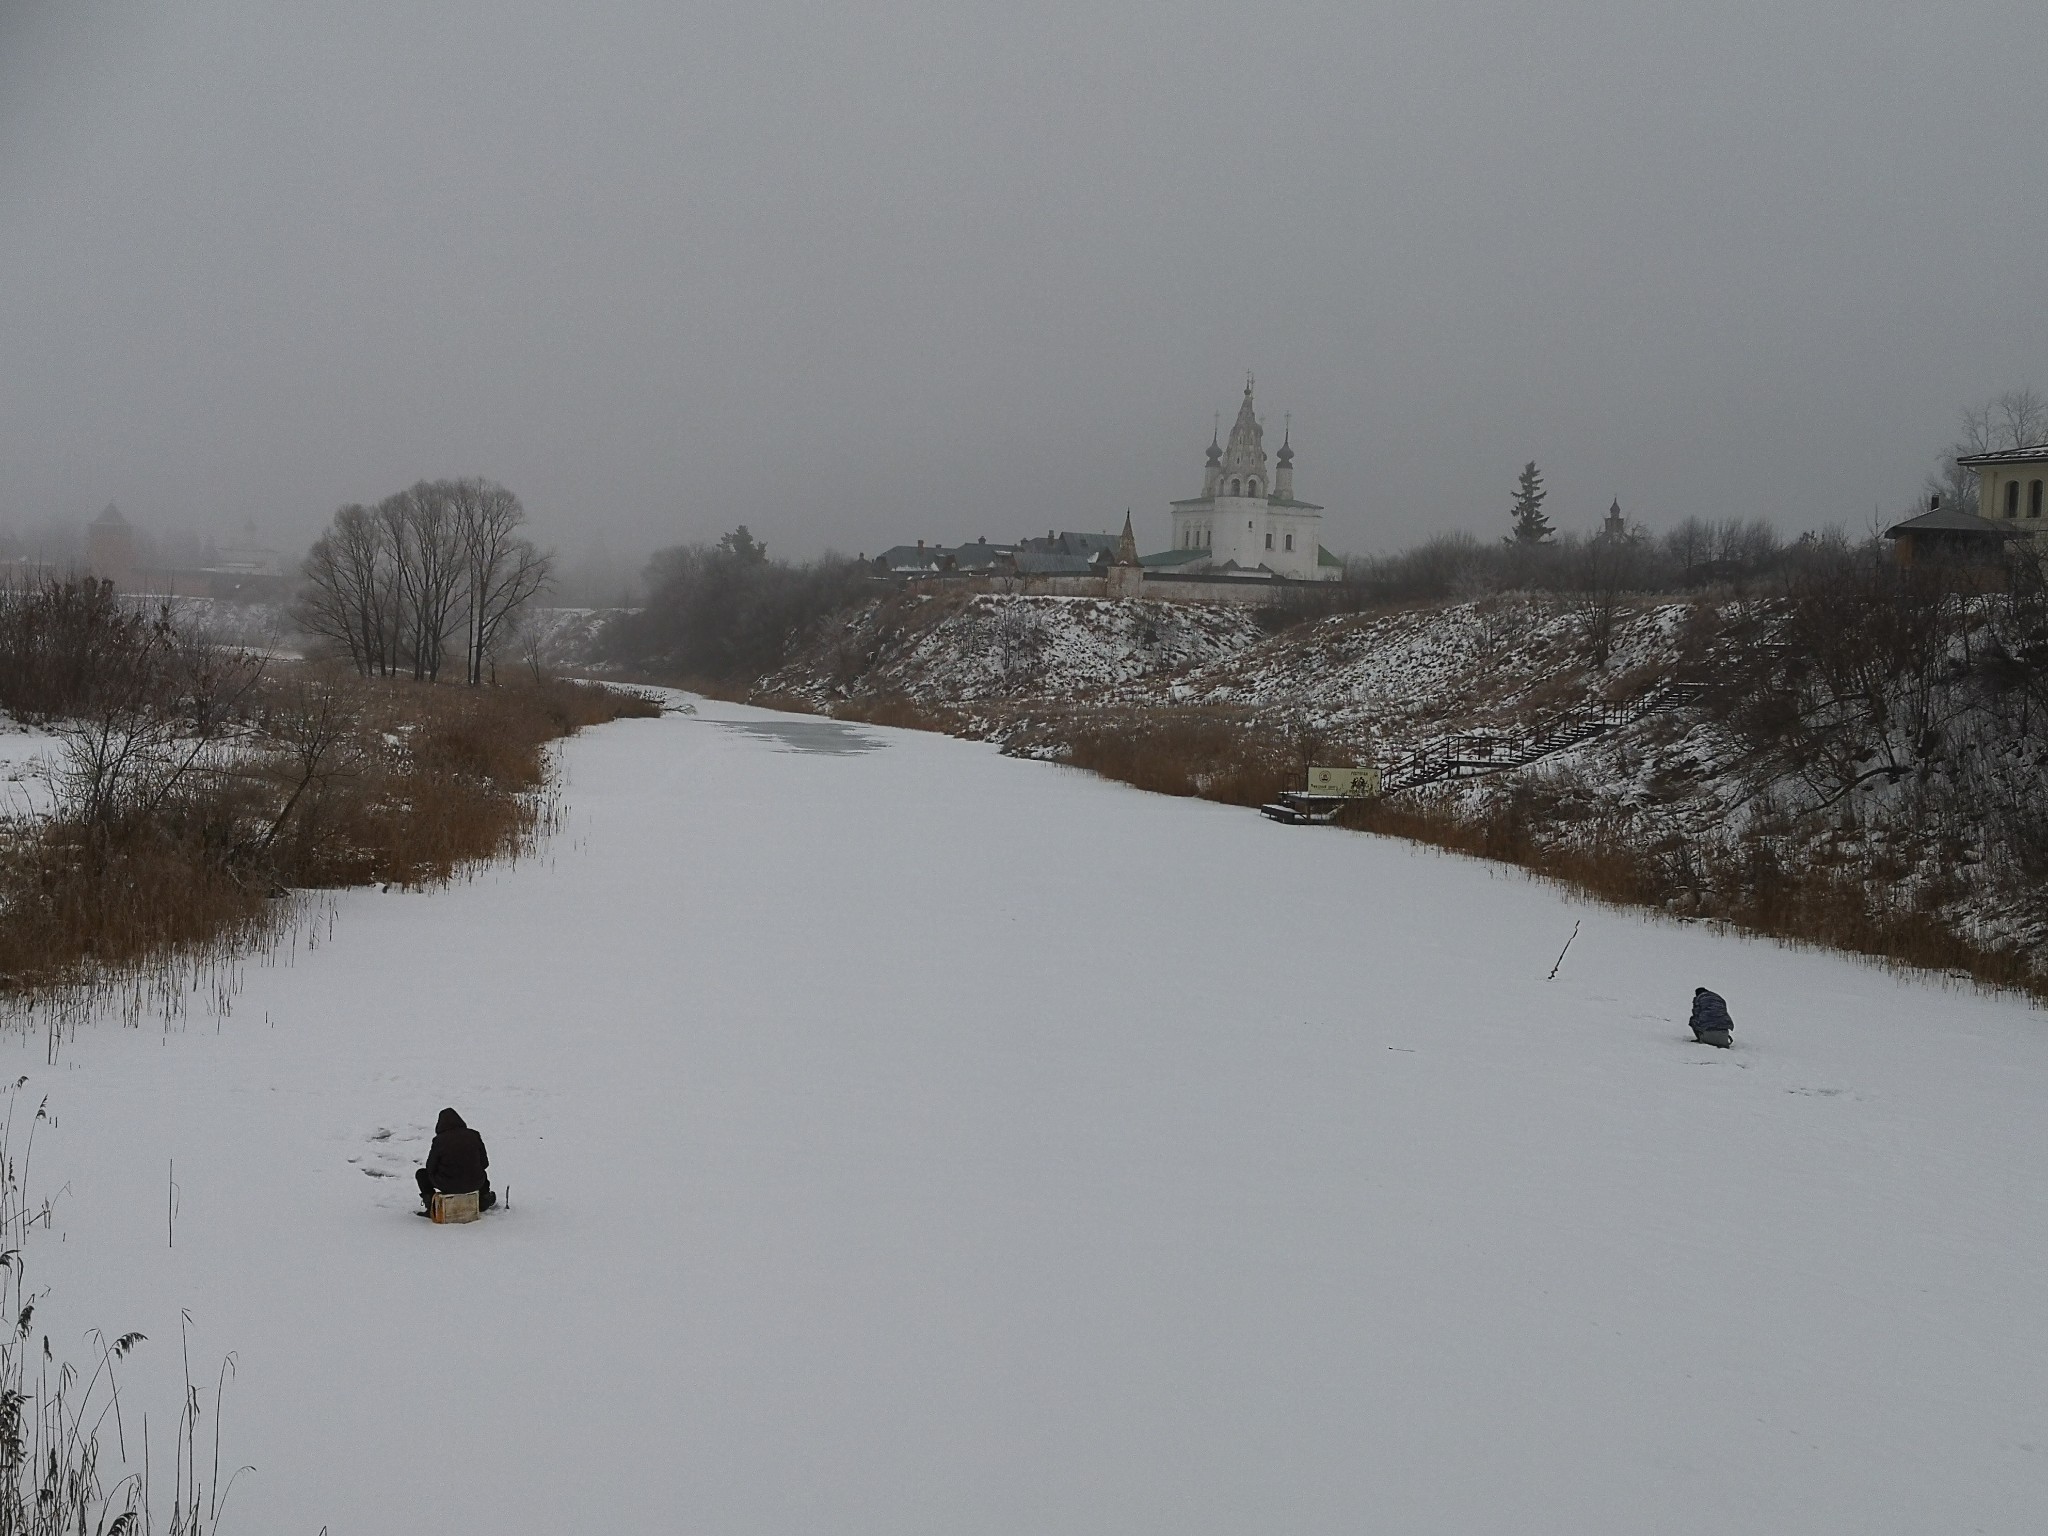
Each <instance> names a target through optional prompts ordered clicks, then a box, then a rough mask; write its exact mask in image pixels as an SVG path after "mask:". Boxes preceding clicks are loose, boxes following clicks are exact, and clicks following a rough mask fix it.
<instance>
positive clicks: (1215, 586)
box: [898, 569, 1330, 608]
mask: <svg viewBox="0 0 2048 1536" xmlns="http://www.w3.org/2000/svg"><path fill="white" fill-rule="evenodd" d="M898 579H899V580H900V581H901V582H902V584H903V585H905V586H916V587H936V588H942V589H944V590H947V591H955V592H1002V593H1008V594H1011V595H1014V596H1017V597H1102V598H1107V597H1128V598H1145V599H1148V600H1150V601H1152V602H1166V603H1235V604H1239V605H1241V606H1243V607H1247V608H1260V607H1267V606H1270V605H1272V604H1274V603H1282V602H1285V601H1287V598H1288V597H1289V596H1290V595H1292V594H1294V593H1296V592H1327V591H1329V589H1330V583H1328V582H1323V581H1295V580H1292V579H1290V578H1287V577H1284V576H1282V577H1273V578H1270V579H1268V578H1264V577H1256V576H1248V577H1239V578H1237V579H1235V580H1233V579H1231V578H1230V577H1227V576H1207V577H1205V576H1161V575H1155V574H1153V573H1152V572H1150V571H1140V572H1131V571H1129V570H1128V569H1127V570H1125V571H1124V572H1121V573H1118V574H1117V575H1116V576H1113V577H1105V576H990V575H983V574H962V573H955V572H943V573H938V574H934V575H930V576H906V577H901V578H898Z"/></svg>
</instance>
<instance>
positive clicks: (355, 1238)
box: [0, 703, 2048, 1536]
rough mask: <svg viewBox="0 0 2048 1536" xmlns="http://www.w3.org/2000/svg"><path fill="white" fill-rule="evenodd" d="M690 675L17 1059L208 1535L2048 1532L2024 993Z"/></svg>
mask: <svg viewBox="0 0 2048 1536" xmlns="http://www.w3.org/2000/svg"><path fill="white" fill-rule="evenodd" d="M699 708H700V714H699V715H698V716H696V717H689V716H683V715H677V714H672V715H669V716H666V717H664V718H661V719H658V720H629V721H623V722H619V723H616V724H612V725H607V726H604V727H601V728H598V729H594V730H591V731H588V732H586V733H584V734H583V735H581V736H579V737H576V738H574V739H572V740H570V741H568V742H566V743H564V744H563V745H562V746H561V748H560V749H559V750H560V752H561V755H562V762H563V764H564V771H565V796H566V799H565V809H564V815H565V822H564V825H563V827H562V829H561V831H560V832H558V833H557V835H556V836H555V837H554V839H553V840H552V842H550V843H549V844H548V845H547V846H546V848H545V849H544V850H543V851H542V853H541V854H540V855H539V856H538V857H534V858H529V859H526V860H524V861H522V862H520V863H518V864H517V865H513V866H507V867H500V868H495V869H492V870H489V871H487V872H485V873H483V874H481V875H479V876H478V877H476V878H475V879H473V880H470V881H468V882H466V883H461V884H457V885H455V886H453V887H451V888H448V889H445V890H441V891H436V892H432V893H425V894H423V893H401V892H397V891H393V892H389V893H378V892H375V891H368V890H358V891H351V892H345V893H342V894H340V895H339V896H337V897H336V898H335V899H334V907H333V916H332V922H331V926H330V924H329V923H328V922H326V921H324V920H323V921H322V922H320V923H319V925H318V926H317V927H315V928H312V929H308V930H303V931H302V932H301V933H300V934H299V936H298V938H297V941H296V943H295V944H294V945H293V946H291V947H290V948H288V949H287V950H286V951H285V952H283V953H281V954H280V955H279V956H278V957H277V960H276V962H275V963H274V964H271V965H252V966H251V967H249V968H248V970H247V971H246V973H245V975H244V978H243V983H244V984H243V988H242V991H241V993H240V995H239V998H238V999H237V1001H236V1003H235V1006H234V1008H233V1011H232V1012H231V1014H229V1015H228V1016H227V1017H225V1018H222V1019H220V1020H219V1021H218V1024H217V1026H216V1023H215V1021H213V1020H212V1019H211V1018H209V1017H203V1016H202V1017H199V1018H195V1019H194V1020H192V1021H191V1022H190V1023H188V1024H187V1025H186V1026H185V1027H184V1028H182V1029H181V1030H177V1031H174V1032H172V1033H170V1034H168V1035H165V1034H160V1033H156V1032H151V1031H148V1030H145V1031H141V1032H130V1031H122V1030H119V1029H117V1028H114V1027H110V1026H105V1025H102V1026H97V1027H93V1026H88V1027H87V1028H86V1029H84V1030H83V1031H81V1033H80V1034H79V1035H78V1037H77V1038H76V1040H75V1041H73V1042H71V1043H69V1044H67V1045H66V1046H65V1047H64V1048H63V1051H62V1054H61V1057H60V1060H59V1063H58V1065H57V1066H56V1067H54V1068H50V1067H47V1066H45V1065H44V1060H43V1054H44V1053H43V1045H42V1042H41V1041H39V1040H29V1041H23V1042H22V1043H20V1044H19V1045H18V1046H17V1047H16V1056H17V1060H16V1063H15V1065H13V1066H5V1064H4V1063H0V1068H4V1070H7V1071H10V1072H15V1073H17V1074H27V1075H28V1076H29V1078H30V1084H29V1087H28V1088H26V1089H24V1090H23V1091H24V1094H35V1095H40V1094H43V1093H47V1094H48V1096H49V1103H50V1108H51V1112H52V1114H53V1115H54V1117H55V1122H54V1124H49V1125H45V1126H43V1127H41V1128H40V1129H39V1130H38V1139H37V1142H36V1148H35V1162H34V1169H33V1171H32V1174H31V1183H32V1185H41V1184H43V1181H45V1180H47V1181H49V1183H48V1185H46V1186H45V1188H61V1189H62V1191H63V1193H62V1194H61V1195H60V1196H59V1198H58V1200H57V1204H56V1210H55V1217H54V1226H55V1229H56V1230H55V1232H54V1233H53V1234H51V1235H50V1236H49V1237H47V1238H43V1237H39V1238H38V1244H39V1246H38V1248H37V1250H36V1253H35V1255H34V1260H33V1262H34V1265H35V1267H36V1273H37V1275H38V1278H39V1281H40V1283H43V1284H47V1285H48V1286H49V1287H50V1291H51V1294H50V1299H49V1302H48V1303H47V1306H46V1309H45V1310H43V1311H39V1313H38V1315H37V1326H38V1329H39V1330H40V1329H41V1328H42V1327H43V1326H44V1325H45V1324H46V1323H47V1325H48V1328H49V1332H50V1333H51V1335H52V1336H53V1338H54V1339H55V1340H56V1342H57V1346H58V1351H59V1353H60V1354H62V1353H63V1345H64V1344H65V1341H67V1340H71V1339H75V1338H77V1337H79V1336H80V1335H81V1334H82V1333H83V1330H84V1329H85V1328H87V1327H88V1326H101V1327H105V1328H107V1329H108V1330H109V1331H113V1330H118V1329H130V1328H135V1329H140V1330H142V1331H143V1332H145V1333H148V1334H149V1335H150V1341H149V1343H148V1344H147V1345H145V1346H142V1347H141V1348H140V1349H139V1350H138V1351H137V1353H136V1354H135V1355H134V1356H132V1357H131V1359H130V1361H129V1362H128V1363H127V1364H126V1366H124V1372H125V1374H124V1376H123V1381H122V1393H123V1402H124V1405H126V1407H127V1412H128V1414H129V1420H128V1424H129V1428H128V1433H129V1435H130V1437H131V1440H132V1439H133V1437H134V1435H135V1419H136V1415H137V1414H138V1413H139V1412H140V1411H141V1410H142V1409H143V1408H145V1407H146V1408H148V1409H149V1410H150V1412H151V1413H152V1434H153V1435H154V1434H156V1433H157V1426H158V1424H159V1422H160V1421H159V1420H158V1419H157V1418H156V1417H155V1415H156V1413H157V1411H158V1407H159V1406H161V1409H162V1411H163V1413H165V1414H167V1415H168V1414H170V1413H173V1412H174V1411H175V1402H176V1395H177V1391H178V1385H177V1384H178V1382H179V1381H180V1380H181V1379H182V1377H181V1368H180V1365H179V1363H178V1360H177V1355H176V1349H177V1334H178V1320H179V1319H178V1313H179V1309H180V1308H181V1307H183V1308H189V1309H190V1310H191V1311H192V1313H193V1319H194V1329H195V1331H194V1333H193V1357H194V1361H195V1373H196V1374H204V1375H205V1376H206V1379H207V1380H208V1381H209V1382H210V1381H211V1379H212V1376H211V1369H212V1367H213V1365H214V1363H215V1362H217V1361H218V1359H219V1356H220V1354H221V1352H223V1351H226V1350H230V1349H231V1350H233V1351H235V1353H236V1357H237V1367H238V1373H237V1375H236V1376H235V1378H234V1379H233V1380H232V1381H231V1382H230V1383H229V1384H228V1387H227V1392H226V1399H225V1402H226V1413H225V1424H224V1428H223V1432H222V1442H221V1443H222V1463H223V1471H224V1472H225V1471H226V1470H228V1469H231V1468H232V1467H233V1466H235V1465H239V1464H241V1463H243V1462H249V1463H253V1464H254V1465H255V1467H256V1468H257V1470H256V1472H254V1473H252V1474H248V1475H245V1476H244V1477H243V1478H242V1480H241V1481H240V1483H239V1484H237V1486H236V1488H235V1491H234V1494H233V1496H232V1499H231V1501H230V1505H229V1509H228V1513H227V1518H226V1519H225V1521H224V1522H223V1524H222V1527H221V1528H222V1530H223V1532H224V1533H226V1536H234V1533H236V1532H263V1533H271V1532H303V1533H304V1536H314V1533H315V1532H317V1531H319V1530H320V1529H321V1527H323V1526H325V1527H326V1528H327V1529H328V1530H329V1531H330V1532H331V1533H332V1536H371V1533H374V1536H408V1533H414V1532H422V1533H424V1532H430V1531H431V1532H441V1531H449V1530H459V1531H492V1532H506V1533H518V1532H533V1533H541V1532H549V1533H553V1532H561V1531H607V1532H608V1531H629V1530H633V1531H637V1530H668V1529H685V1530H703V1531H715V1532H720V1533H734V1536H737V1533H749V1532H761V1533H768V1532H775V1533H782V1532H788V1531H792V1530H829V1531H833V1532H875V1533H889V1536H903V1533H915V1532H931V1533H940V1532H944V1533H948V1536H951V1533H957V1532H962V1531H973V1532H977V1533H1002V1532H1017V1533H1020V1536H1021V1533H1027V1532H1028V1533H1034V1536H1035V1533H1040V1532H1046V1531H1063V1532H1102V1533H1111V1532H1114V1533H1119V1536H1121V1533H1127V1532H1131V1531H1155V1530H1156V1531H1162V1532H1166V1531H1171V1532H1175V1533H1187V1532H1217V1533H1223V1532H1231V1533H1235V1532H1241V1531H1246V1530H1272V1531H1289V1532H1331V1533H1337V1532H1343V1533H1347V1536H1348V1533H1353V1532H1358V1531H1364V1530H1385V1531H1401V1532H1443V1533H1459V1536H1465V1533H1475V1532H1495V1531H1498V1532H1512V1533H1516V1536H1524V1533H1542V1532H1557V1533H1565V1532H1570V1533H1574V1536H1591V1533H1606V1532H1611V1533H1617V1536H1619V1533H1629V1536H1635V1533H1640V1532H1644V1531H1658V1532H1674V1533H1688V1532H1699V1533H1712V1536H1727V1533H1728V1532H1731V1531H1799V1532H1802V1533H1837V1532H1839V1533H1844V1536H1847V1533H1852V1532H1853V1533H1857V1536H1869V1533H1886V1532H1896V1533H1901V1536H1903V1533H1916V1536H1917V1533H1922V1532H1927V1531H1949V1530H1960V1531H1975V1530H1981V1531H1985V1532H2013V1533H2018V1532H2030V1531H2032V1530H2034V1529H2036V1528H2037V1527H2038V1524H2039V1520H2040V1512H2041V1511H2042V1509H2044V1508H2048V1440H2044V1436H2043V1430H2042V1425H2043V1424H2044V1423H2048V1314H2044V1312H2043V1310H2042V1309H2041V1307H2040V1306H2039V1305H2038V1292H2039V1276H2040V1274H2041V1272H2042V1269H2043V1266H2044V1261H2048V1224H2044V1221H2043V1216H2044V1197H2043V1195H2042V1190H2043V1189H2044V1188H2048V1179H2044V1174H2048V1138H2044V1137H2043V1136H2042V1134H2041V1131H2040V1115H2039V1106H2040V1105H2041V1103H2042V1102H2043V1100H2044V1097H2048V1026H2044V1018H2048V1016H2044V1015H2043V1014H2042V1013H2041V1012H2040V1011H2038V1010H2035V1009H2033V1008H2030V1007H2028V1006H2027V1005H2025V1004H2023V1003H2020V1002H2016V1001H2012V1000H2007V999H2000V998H1993V997H1987V996H1982V995H1976V994H1972V993H1969V992H1963V991H1954V990H1944V989H1942V988H1939V987H1937V986H1933V985H1930V984H1927V983H1925V982H1919V981H1903V982H1902V981H1899V980H1896V979H1894V978H1892V977H1891V976H1889V975H1886V974H1885V973H1883V972H1881V971H1879V970H1877V969H1875V968H1874V967H1871V966H1868V965H1865V964H1862V963H1858V962H1855V961H1851V960H1845V959H1840V958H1836V957H1832V956H1828V955H1823V954H1818V953H1813V952H1803V951H1792V950H1787V949H1782V948H1779V947H1776V946H1773V945H1770V944H1766V943H1758V942H1749V941H1743V940H1739V939H1734V938H1729V937H1725V936H1719V935H1716V934H1714V933H1711V932H1709V931H1707V930H1706V929H1704V928H1700V927H1687V926H1673V925H1667V924H1662V923H1656V922H1645V921H1642V920H1640V919H1638V918H1636V917H1633V916H1630V915H1627V914H1624V913H1618V912H1614V911H1611V910H1607V909H1600V908H1589V907H1584V906H1580V905H1576V904H1574V903H1572V902H1571V901H1569V900H1567V899H1566V898H1564V897H1562V896H1560V895H1559V894H1558V893H1557V892H1555V891H1554V890H1551V889H1549V888H1546V887H1543V886H1540V885H1537V884H1534V883H1531V882H1529V881H1527V880H1525V879H1523V878H1521V877H1519V876H1517V875H1515V874H1513V873H1511V872H1507V871H1504V870H1501V869H1499V868H1498V867H1494V866H1488V865H1484V864H1479V863H1475V862H1472V861H1467V860H1463V859H1457V858H1449V857H1444V856H1440V855H1437V854H1434V853H1432V852H1429V851H1427V850H1422V849H1418V848H1416V847H1413V846H1411V845H1408V844H1404V843H1399V842H1395V841H1390V840H1384V839H1376V838H1369V837H1363V836H1344V835H1336V834H1323V833H1317V832H1308V831H1303V830H1300V829H1292V828H1283V827H1278V826H1275V825H1273V824H1272V823H1269V822H1266V821H1263V820H1261V819H1260V818H1259V817H1258V816H1257V815H1256V814H1255V813H1252V812H1248V811H1243V810H1239V809H1234V808H1229V807H1223V806H1217V805H1211V804H1205V803H1201V802H1196V801H1190V800H1182V799H1171V798H1166V797H1161V796H1148V795H1144V794H1140V793H1137V792H1135V791H1132V790H1128V789H1124V788H1121V787H1118V786H1116V785H1113V784H1109V783H1106V782H1103V781H1101V780H1097V779H1094V778H1091V777H1088V776H1085V775H1082V774H1078V773H1074V772H1071V771H1069V770H1065V769H1061V768H1058V767H1053V766H1050V765H1046V764H1041V763H1031V762H1020V761H1015V760H1011V759H1005V758H1003V757H1001V756H999V755H998V754H997V752H996V751H995V750H994V749H993V748H992V747H990V746H987V745H985V744H978V743H972V742H964V741H957V740H952V739H949V738H945V737H940V736H936V735H929V734H920V733H913V732H900V731H887V730H879V729H871V728H866V727H852V726H846V725H840V724H837V723H833V722H825V721H818V720H815V719H812V720H798V721H794V722H793V723H792V722H789V717H778V716H773V715H770V714H767V713H766V712H762V711H753V710H746V709H743V708H740V707H738V706H731V705H721V704H712V703H703V704H700V706H699ZM721 721H740V722H744V723H745V724H746V726H747V727H748V728H747V729H736V728H734V727H733V726H732V725H729V724H723V723H721ZM786 727H787V728H786ZM798 748H802V749H804V750H798ZM1574 923H1579V924H1582V925H1583V926H1582V927H1581V929H1580V931H1579V934H1578V937H1577V938H1576V940H1575V941H1574V942H1573V943H1572V944H1571V947H1570V950H1569V953H1568V954H1567V955H1566V957H1565V959H1564V962H1563V965H1562V966H1561V967H1560V969H1559V971H1558V975H1557V979H1556V980H1554V981H1546V980H1545V979H1544V978H1545V974H1546V972H1548V971H1549V970H1550V968H1551V966H1552V963H1553V961H1555V960H1556V959H1557V954H1558V950H1559V948H1560V947H1561V946H1562V945H1563V944H1564V942H1565V939H1566V936H1567V935H1568V934H1570V933H1571V932H1572V928H1573V925H1574ZM316 941H317V942H316ZM1699 984H1706V985H1711V986H1714V987H1715V988H1716V989H1717V990H1720V991H1722V992H1723V993H1725V994H1726V995H1727V997H1728V998H1729V1001H1730V1004H1731V1006H1732V1008H1733V1010H1734V1013H1735V1017H1736V1024H1737V1047H1736V1049H1735V1050H1734V1051H1732V1052H1722V1051H1716V1050H1713V1049H1711V1048H1708V1047H1702V1046H1697V1045H1694V1044H1693V1043H1692V1042H1691V1040H1690V1037H1689V1036H1688V1035H1687V1033H1686V1031H1685V1030H1684V1028H1683V1025H1682V1022H1681V1021H1682V1019H1683V1017H1684V1013H1685V1009H1686V1005H1687V1002H1688V1000H1689V997H1690V994H1691V991H1692V989H1693V987H1694V986H1695V985H1699ZM444 1104H453V1105H455V1106H456V1107H457V1108H459V1109H460V1110H462V1112H463V1113H464V1114H465V1116H467V1117H468V1118H469V1119H470V1121H471V1122H472V1123H473V1124H474V1125H476V1126H477V1127H478V1128H479V1129H480V1130H481V1131H482V1132H483V1134H484V1136H485V1137H486V1139H487V1140H488V1142H489V1146H490V1152H491V1158H492V1172H493V1176H494V1178H495V1180H496V1182H497V1185H498V1187H499V1189H500V1190H501V1191H502V1190H504V1189H506V1188H507V1187H508V1186H509V1188H510V1192H511V1203H512V1209H511V1210H510V1211H509V1212H506V1213H503V1214H494V1215H493V1216H490V1217H487V1218H486V1219H485V1220H484V1221H483V1222H482V1223H481V1224H479V1225H476V1226H471V1227H458V1228H436V1227H434V1226H431V1225H430V1224H428V1223H426V1222H424V1221H421V1220H419V1219H417V1218H415V1217H414V1216H412V1215H410V1214H409V1209H410V1206H411V1204H412V1190H411V1169H412V1167H413V1166H414V1164H415V1163H416V1161H417V1160H418V1159H419V1158H420V1157H421V1156H422V1155H423V1154H424V1151H425V1146H426V1137H427V1135H428V1132H429V1128H430V1127H431V1125H432V1122H433V1119H434V1116H435V1113H436V1111H438V1110H439V1109H440V1107H441V1106H442V1105H444ZM173 1160H175V1179H176V1185H177V1203H176V1210H175V1217H174V1225H173V1224H172V1223H169V1222H167V1214H168V1213H167V1209H166V1203H167V1196H168V1194H169V1193H170V1192H169V1189H168V1184H169V1181H170V1177H171V1164H172V1162H173ZM173 1236H174V1238H175V1246H172V1245H171V1241H170V1240H171V1238H172V1237H173ZM202 1362H203V1364H202ZM209 1396H210V1393H209ZM209 1427H210V1426H209ZM161 1470H162V1469H161V1466H159V1473H161Z"/></svg>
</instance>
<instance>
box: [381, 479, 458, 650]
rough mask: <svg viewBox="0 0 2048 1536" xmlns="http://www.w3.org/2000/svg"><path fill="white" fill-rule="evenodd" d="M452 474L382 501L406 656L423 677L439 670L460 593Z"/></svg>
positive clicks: (454, 487)
mask: <svg viewBox="0 0 2048 1536" xmlns="http://www.w3.org/2000/svg"><path fill="white" fill-rule="evenodd" d="M460 483H461V482H458V481H453V480H433V481H427V480H422V481H420V482H419V484H417V485H415V486H413V487H412V489H411V490H408V491H401V492H400V493H399V494H398V495H396V496H393V497H391V498H390V499H389V500H388V501H387V502H386V503H385V505H386V506H387V507H389V508H390V511H389V512H388V513H387V517H388V518H389V520H390V522H391V524H392V526H394V527H395V528H397V529H398V530H399V533H400V543H399V547H400V548H401V549H402V551H403V562H402V563H403V569H404V571H405V581H406V584H407V587H406V590H407V602H406V607H407V615H408V618H409V621H410V622H409V624H408V626H407V631H406V646H405V649H406V656H407V659H408V660H409V661H410V662H411V664H412V675H413V677H414V678H416V679H418V680H420V681H423V682H433V681H436V680H438V679H439V677H440V676H441V663H442V661H443V660H444V659H445V658H446V657H447V654H448V642H449V641H450V640H452V639H454V638H455V626H456V622H457V617H458V615H459V614H460V612H461V608H462V598H463V577H464V574H465V561H464V558H463V529H462V517H461V512H460V507H459V504H458V497H457V487H458V485H459V484H460Z"/></svg>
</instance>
